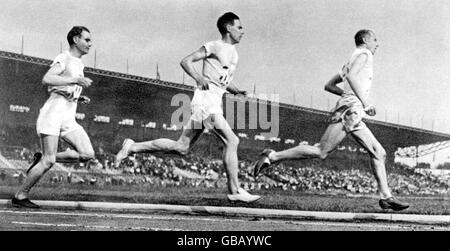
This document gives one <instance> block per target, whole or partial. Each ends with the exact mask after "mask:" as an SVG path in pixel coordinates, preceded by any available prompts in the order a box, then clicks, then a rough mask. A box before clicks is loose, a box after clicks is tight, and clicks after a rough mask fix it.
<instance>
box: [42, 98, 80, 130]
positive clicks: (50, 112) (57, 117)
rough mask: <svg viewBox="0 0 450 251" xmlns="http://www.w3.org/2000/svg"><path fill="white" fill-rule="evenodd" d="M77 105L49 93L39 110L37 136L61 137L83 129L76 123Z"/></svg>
mask: <svg viewBox="0 0 450 251" xmlns="http://www.w3.org/2000/svg"><path fill="white" fill-rule="evenodd" d="M76 110H77V103H76V102H73V101H69V100H68V99H66V98H65V97H63V96H61V95H59V94H56V93H51V94H50V97H49V98H48V100H47V101H46V102H45V104H44V106H42V108H41V109H40V110H39V117H38V119H37V122H36V131H37V133H38V135H40V134H45V135H53V136H62V137H64V136H65V135H66V134H68V133H70V132H73V131H75V130H78V129H83V127H81V126H80V125H79V124H78V123H77V122H76V121H75V114H76Z"/></svg>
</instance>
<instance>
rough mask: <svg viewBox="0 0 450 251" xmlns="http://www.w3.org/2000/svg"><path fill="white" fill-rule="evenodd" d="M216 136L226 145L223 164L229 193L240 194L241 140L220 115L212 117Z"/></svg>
mask: <svg viewBox="0 0 450 251" xmlns="http://www.w3.org/2000/svg"><path fill="white" fill-rule="evenodd" d="M211 123H212V124H213V126H214V128H213V132H214V134H215V135H216V136H217V137H218V138H219V139H220V140H221V141H222V142H223V143H224V144H225V150H224V157H223V162H224V166H225V169H226V172H227V177H228V191H229V192H230V193H231V194H236V193H238V189H239V187H240V186H239V180H238V171H239V170H238V156H237V149H238V145H239V138H238V137H237V136H236V134H234V132H233V130H232V129H231V128H230V126H229V125H228V122H227V121H226V120H225V118H224V117H223V116H222V115H220V114H214V115H212V117H211Z"/></svg>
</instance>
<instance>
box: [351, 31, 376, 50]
mask: <svg viewBox="0 0 450 251" xmlns="http://www.w3.org/2000/svg"><path fill="white" fill-rule="evenodd" d="M370 33H373V31H371V30H359V31H358V32H356V34H355V44H356V46H360V45H362V44H364V38H365V37H366V36H367V35H370Z"/></svg>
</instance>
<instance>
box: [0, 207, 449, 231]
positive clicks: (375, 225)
mask: <svg viewBox="0 0 450 251" xmlns="http://www.w3.org/2000/svg"><path fill="white" fill-rule="evenodd" d="M2 212H3V213H12V214H34V215H60V216H85V217H89V216H91V217H98V218H122V219H138V220H139V219H149V220H186V221H214V222H224V221H226V222H248V220H242V219H225V218H221V219H212V218H199V217H191V218H188V217H179V216H148V215H147V216H146V215H132V214H131V215H121V214H98V213H68V212H49V211H36V212H32V211H12V210H0V213H2ZM261 222H262V223H263V222H266V223H273V222H277V221H276V220H263V221H261ZM284 222H286V223H290V224H294V225H316V226H320V225H322V226H335V227H361V228H374V229H376V228H386V229H418V228H420V229H433V230H447V231H448V230H449V228H445V227H438V226H427V225H420V224H408V225H385V224H382V223H381V224H380V223H373V224H369V223H353V222H311V221H308V222H304V221H292V220H285V221H284ZM42 224H47V223H42ZM56 225H58V224H56ZM76 226H78V227H80V226H82V225H76ZM125 229H126V228H125ZM150 230H155V231H158V229H150ZM168 230H169V231H171V230H173V231H184V230H183V229H168Z"/></svg>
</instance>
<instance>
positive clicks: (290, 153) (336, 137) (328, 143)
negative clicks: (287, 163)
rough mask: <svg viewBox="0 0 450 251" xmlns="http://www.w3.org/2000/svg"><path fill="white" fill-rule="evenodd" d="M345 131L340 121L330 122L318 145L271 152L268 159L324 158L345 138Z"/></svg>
mask: <svg viewBox="0 0 450 251" xmlns="http://www.w3.org/2000/svg"><path fill="white" fill-rule="evenodd" d="M346 135H347V133H346V132H345V130H344V127H343V125H342V124H341V123H333V124H330V125H329V126H328V128H327V130H326V131H325V133H324V134H323V136H322V139H321V140H320V144H319V146H310V145H299V146H296V147H293V148H289V149H287V150H284V151H280V152H273V153H272V154H270V156H269V159H270V161H271V162H272V163H274V162H279V161H283V160H296V159H309V158H321V159H325V158H326V157H327V156H328V154H329V153H331V152H332V151H333V150H334V149H336V147H337V146H338V145H339V143H341V142H342V140H343V139H344V138H345V136H346Z"/></svg>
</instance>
